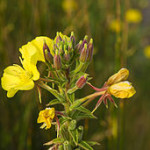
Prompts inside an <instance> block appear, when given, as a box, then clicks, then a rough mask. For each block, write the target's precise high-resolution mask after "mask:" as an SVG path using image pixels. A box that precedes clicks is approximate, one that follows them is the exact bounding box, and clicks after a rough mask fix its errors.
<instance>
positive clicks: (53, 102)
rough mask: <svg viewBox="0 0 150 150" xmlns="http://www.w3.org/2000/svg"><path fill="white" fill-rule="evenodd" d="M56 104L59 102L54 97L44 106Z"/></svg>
mask: <svg viewBox="0 0 150 150" xmlns="http://www.w3.org/2000/svg"><path fill="white" fill-rule="evenodd" d="M56 104H61V103H60V101H59V100H58V99H54V100H52V101H50V102H49V103H48V104H47V105H46V106H51V105H56Z"/></svg>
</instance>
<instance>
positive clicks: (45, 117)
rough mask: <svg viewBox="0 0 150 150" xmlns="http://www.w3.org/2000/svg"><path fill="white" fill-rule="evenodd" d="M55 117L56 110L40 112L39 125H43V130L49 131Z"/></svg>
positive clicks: (50, 109) (48, 109) (49, 109)
mask: <svg viewBox="0 0 150 150" xmlns="http://www.w3.org/2000/svg"><path fill="white" fill-rule="evenodd" d="M54 117H55V108H46V109H44V110H41V111H40V112H39V116H38V119H37V123H43V125H42V126H41V128H42V129H43V128H45V129H49V128H50V127H51V122H52V120H53V118H54Z"/></svg>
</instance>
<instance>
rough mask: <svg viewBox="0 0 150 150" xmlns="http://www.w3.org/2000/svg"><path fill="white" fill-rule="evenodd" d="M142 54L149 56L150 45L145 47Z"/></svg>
mask: <svg viewBox="0 0 150 150" xmlns="http://www.w3.org/2000/svg"><path fill="white" fill-rule="evenodd" d="M144 54H145V56H146V57H147V58H150V45H148V46H146V47H145V49H144Z"/></svg>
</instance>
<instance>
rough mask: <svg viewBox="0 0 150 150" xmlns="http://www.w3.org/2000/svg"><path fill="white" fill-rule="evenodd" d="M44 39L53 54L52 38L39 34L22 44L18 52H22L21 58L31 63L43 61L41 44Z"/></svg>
mask: <svg viewBox="0 0 150 150" xmlns="http://www.w3.org/2000/svg"><path fill="white" fill-rule="evenodd" d="M44 41H45V42H46V44H47V46H48V47H49V49H50V51H51V54H52V55H53V56H54V52H53V40H51V39H50V38H48V37H45V36H40V37H37V38H35V39H34V40H32V41H31V42H28V43H27V44H26V45H24V46H22V47H21V48H20V52H21V54H22V58H23V59H24V60H27V61H30V62H31V63H33V64H35V65H36V63H37V61H43V62H45V59H44V54H43V44H44Z"/></svg>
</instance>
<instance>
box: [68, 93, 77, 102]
mask: <svg viewBox="0 0 150 150" xmlns="http://www.w3.org/2000/svg"><path fill="white" fill-rule="evenodd" d="M68 96H69V99H70V101H71V103H73V102H74V100H75V94H74V93H72V94H68Z"/></svg>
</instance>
